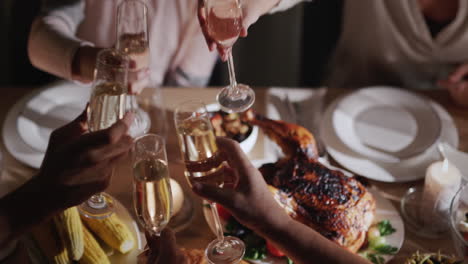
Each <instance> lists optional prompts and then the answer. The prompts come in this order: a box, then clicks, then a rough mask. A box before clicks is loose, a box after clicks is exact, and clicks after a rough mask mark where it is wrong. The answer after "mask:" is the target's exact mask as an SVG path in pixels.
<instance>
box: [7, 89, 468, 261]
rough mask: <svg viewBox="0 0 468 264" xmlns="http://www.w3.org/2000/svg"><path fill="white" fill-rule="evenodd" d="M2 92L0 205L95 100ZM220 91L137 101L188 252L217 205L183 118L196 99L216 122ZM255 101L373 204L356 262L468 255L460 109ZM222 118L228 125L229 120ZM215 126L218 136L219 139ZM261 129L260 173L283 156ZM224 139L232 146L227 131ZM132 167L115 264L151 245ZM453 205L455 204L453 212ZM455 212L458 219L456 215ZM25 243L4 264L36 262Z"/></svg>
mask: <svg viewBox="0 0 468 264" xmlns="http://www.w3.org/2000/svg"><path fill="white" fill-rule="evenodd" d="M2 89H4V91H5V93H4V94H5V96H4V97H2V99H1V100H2V104H1V109H0V110H1V111H0V112H1V115H0V120H1V121H2V124H3V127H2V144H1V146H2V148H1V150H2V153H3V158H2V174H1V177H0V195H2V196H3V195H5V194H6V193H8V192H11V191H13V190H14V189H15V188H17V187H18V186H19V185H21V184H22V183H24V182H25V181H27V180H29V179H30V178H31V177H32V176H33V175H34V174H35V173H36V172H37V169H38V168H39V166H40V164H41V162H42V159H43V156H44V153H45V150H46V147H47V142H48V137H49V136H50V133H51V131H52V130H53V129H55V128H57V127H59V126H61V125H63V124H65V123H67V122H69V121H71V120H72V119H73V118H74V117H76V116H77V115H78V114H79V113H80V112H81V111H82V109H84V107H85V105H86V103H87V101H88V99H89V96H90V91H91V90H90V87H89V86H80V85H77V84H74V83H70V82H57V83H53V84H51V85H48V86H46V87H41V88H38V87H24V88H22V87H15V88H13V87H2ZM219 91H220V89H218V88H197V87H187V88H176V87H163V88H146V89H145V90H143V92H142V93H141V94H140V95H138V104H139V107H140V109H141V110H142V111H144V112H145V113H146V114H147V116H148V117H149V120H150V123H151V126H150V128H149V130H148V131H147V132H148V133H155V134H158V135H160V136H161V137H162V138H164V139H165V142H166V143H165V145H166V148H165V149H166V151H167V157H166V158H161V159H163V160H167V167H168V173H167V176H168V177H170V178H171V184H170V187H171V188H172V196H173V199H174V200H173V202H172V206H173V207H172V208H173V214H172V217H171V220H170V221H169V223H168V226H169V227H171V228H172V229H173V230H175V231H176V232H177V243H178V245H180V246H181V247H183V248H195V249H204V248H205V247H206V246H207V245H208V244H209V243H210V242H211V241H213V239H214V238H215V235H214V234H215V233H216V232H215V231H216V228H215V225H214V222H213V221H214V220H213V218H212V214H211V210H210V204H209V203H208V202H207V201H204V200H202V199H200V198H199V197H198V196H196V195H195V194H194V193H193V192H192V191H191V188H190V186H189V184H188V182H187V180H186V179H185V173H184V171H185V169H186V168H185V166H184V162H183V160H182V159H181V155H180V148H179V142H178V137H177V131H176V128H175V126H174V121H173V120H174V111H176V109H177V108H179V107H180V106H181V104H183V102H185V101H187V100H193V99H196V100H200V101H202V102H203V103H205V104H206V105H207V109H208V111H209V112H213V113H218V111H219V109H220V107H219V105H217V103H216V95H217V94H218V92H219ZM254 91H255V103H254V105H253V106H252V109H253V110H254V111H255V112H256V113H257V114H259V115H261V116H264V117H266V118H267V119H268V120H272V121H271V122H273V123H271V124H276V125H278V123H277V122H276V121H274V120H283V121H285V122H286V123H287V124H299V125H300V126H301V128H302V127H305V128H306V129H307V130H308V131H310V132H311V133H312V135H313V136H314V138H315V143H316V145H317V149H318V152H317V153H318V154H319V155H318V156H317V161H318V162H320V164H324V165H325V166H327V167H328V168H329V169H330V170H332V171H339V174H340V175H345V176H340V177H353V175H355V177H356V179H357V180H358V182H360V183H361V184H362V186H363V188H365V189H363V190H366V193H369V194H370V195H371V196H372V201H373V203H374V202H375V208H374V209H373V210H371V211H373V213H372V223H370V224H369V225H368V226H367V229H366V238H365V240H366V242H362V243H361V244H360V246H359V248H358V249H357V250H356V252H357V253H358V254H360V255H362V256H363V257H367V258H368V259H369V260H371V261H372V262H373V263H405V262H404V261H405V260H406V259H408V258H409V257H410V256H411V255H413V254H416V252H420V254H424V253H429V252H431V253H437V252H440V253H441V254H445V255H454V256H458V257H459V259H460V252H462V251H463V250H466V249H465V248H464V244H463V243H465V244H466V241H463V240H461V239H460V238H462V234H463V232H462V231H461V230H459V229H458V228H459V222H460V221H463V219H461V218H460V217H461V216H460V214H461V213H464V212H465V210H466V208H464V206H466V204H464V203H463V201H465V200H466V198H464V196H465V194H464V193H465V191H464V189H461V191H460V192H459V193H457V191H458V190H459V189H460V187H462V186H463V184H464V183H465V182H466V179H465V178H464V177H466V173H465V175H464V172H465V171H464V170H463V168H462V166H463V165H464V163H466V161H468V159H466V157H464V156H463V154H460V153H459V152H458V151H456V150H457V149H458V150H459V151H461V152H466V151H468V110H466V109H463V108H459V107H457V106H456V105H454V104H453V103H452V102H451V101H450V98H449V96H448V94H447V93H445V92H444V91H424V92H414V91H412V92H409V91H408V90H401V89H398V88H394V87H368V88H364V89H359V90H348V89H339V88H325V87H316V88H302V89H299V88H279V87H270V88H267V87H254ZM221 117H222V118H224V119H223V122H228V121H227V120H228V119H229V118H231V117H232V116H230V115H224V116H223V115H221ZM226 118H228V119H226ZM213 120H215V118H212V119H211V122H212V123H213V127H214V128H215V130H217V129H219V127H218V126H217V125H216V123H215V122H214V121H213ZM260 121H261V120H260ZM260 121H259V120H257V121H255V120H254V121H252V123H251V124H257V125H251V124H249V127H248V129H247V128H245V129H246V131H247V132H245V134H246V135H245V136H244V137H243V138H237V140H239V141H240V143H241V148H242V149H243V150H244V152H246V153H247V154H248V156H249V159H250V160H251V161H252V163H253V164H254V165H255V166H256V167H261V166H262V165H263V164H266V163H274V162H276V161H277V160H278V159H280V158H281V157H282V154H281V152H282V151H284V149H281V148H279V147H278V142H274V141H273V140H271V139H270V138H269V137H268V136H267V134H265V131H266V132H267V133H268V124H270V123H266V124H265V123H261V122H260ZM243 122H244V121H243ZM255 122H257V123H255ZM269 122H270V121H269ZM246 124H247V123H246ZM281 124H283V123H281ZM290 127H291V126H290ZM223 128H225V126H224V127H223ZM179 129H180V128H179ZM295 129H299V128H295ZM241 130H242V129H241ZM218 132H219V131H216V134H218ZM220 133H225V134H221V135H223V136H230V135H229V133H230V132H229V131H228V130H226V131H224V132H223V131H221V132H220ZM231 136H232V135H231ZM286 146H287V145H286ZM440 153H444V156H445V158H444V157H443V156H442V154H440ZM135 162H136V161H132V159H131V158H129V159H128V160H126V161H125V162H122V163H121V164H119V166H118V168H117V169H116V171H115V173H114V175H113V178H112V182H111V185H110V187H109V188H108V189H107V190H106V193H107V194H109V195H110V196H111V197H113V198H114V199H115V201H116V202H115V204H116V208H117V209H118V210H116V212H117V213H116V215H119V216H120V218H121V221H122V222H123V223H125V225H127V227H128V229H129V230H130V232H131V233H132V236H133V237H134V245H133V246H132V248H131V250H130V253H128V252H125V253H119V252H116V251H115V250H114V251H113V253H111V258H112V259H111V263H132V261H131V260H130V259H135V258H136V255H138V254H139V253H140V252H142V251H143V250H144V245H145V244H146V241H145V238H144V235H143V233H144V232H143V231H144V229H143V227H142V225H141V224H142V223H141V222H140V225H139V224H138V221H137V219H138V217H137V216H136V212H135V210H134V202H133V199H134V198H133V194H132V185H133V181H134V176H133V174H135V172H134V171H133V172H132V167H133V164H132V163H135ZM465 166H466V165H465ZM264 176H265V175H264ZM173 181H175V182H176V183H173ZM351 184H354V183H351ZM336 188H338V187H336ZM465 189H466V188H465ZM456 194H457V195H456ZM453 197H456V198H457V199H458V200H457V202H456V204H454V205H451V202H452V199H453ZM459 201H461V202H459ZM451 206H453V207H454V209H453V210H454V211H455V213H454V214H455V215H451V210H450V207H451ZM421 208H423V209H421ZM457 210H459V211H460V213H459V212H458V211H457ZM222 211H223V208H218V212H219V217H220V219H221V223H222V224H223V225H224V232H225V234H229V235H232V236H238V237H240V238H241V239H242V238H244V240H245V236H243V235H239V234H238V233H239V232H240V231H239V230H241V231H242V232H246V231H245V230H244V229H242V228H243V227H239V226H237V227H236V228H237V229H236V228H234V229H233V228H232V226H233V225H236V224H238V223H236V222H235V220H233V218H232V217H231V216H230V215H229V214H228V213H226V212H222ZM452 218H453V221H452ZM425 220H426V221H425ZM85 222H86V221H85ZM426 222H427V223H428V224H427V223H426ZM452 222H453V224H452ZM86 226H88V225H86ZM376 230H377V231H376ZM247 232H249V231H248V230H247ZM457 239H460V241H458V240H457ZM244 243H245V244H246V246H247V251H246V253H245V255H244V260H246V261H249V262H252V263H287V260H286V259H285V257H279V256H281V254H278V252H276V251H275V250H274V249H271V248H270V249H267V250H266V251H261V250H257V249H256V248H255V247H256V245H253V244H249V243H250V242H249V243H248V242H246V241H244ZM263 243H264V242H263ZM19 244H22V245H24V247H18V250H17V251H16V253H15V254H14V256H12V257H11V258H9V259H7V260H6V263H18V262H15V260H17V259H21V258H22V257H25V256H29V257H31V258H32V259H34V258H35V257H34V253H31V250H30V248H31V247H32V246H31V239H21V241H20V242H19ZM267 246H268V245H267ZM260 247H261V246H260ZM21 248H22V249H23V250H19V249H21ZM108 252H109V251H106V253H108ZM108 254H109V253H108ZM461 254H463V253H461ZM465 256H466V255H465ZM462 258H463V257H462ZM465 258H466V257H465ZM36 259H38V258H36ZM36 263H41V262H40V261H39V262H38V261H36ZM135 263H136V259H135ZM417 263H418V262H417Z"/></svg>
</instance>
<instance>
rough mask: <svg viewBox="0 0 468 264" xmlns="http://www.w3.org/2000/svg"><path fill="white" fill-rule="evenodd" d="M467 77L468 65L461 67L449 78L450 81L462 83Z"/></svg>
mask: <svg viewBox="0 0 468 264" xmlns="http://www.w3.org/2000/svg"><path fill="white" fill-rule="evenodd" d="M466 75H468V63H467V64H463V65H461V66H459V67H458V68H457V69H456V70H455V71H454V72H453V73H452V74H450V76H449V78H448V79H449V81H451V82H460V81H462V80H463V79H464V78H465V77H466Z"/></svg>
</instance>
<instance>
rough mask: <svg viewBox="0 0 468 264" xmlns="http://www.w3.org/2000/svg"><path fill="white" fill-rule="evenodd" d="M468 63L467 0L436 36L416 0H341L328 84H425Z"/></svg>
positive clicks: (430, 85) (421, 86)
mask: <svg viewBox="0 0 468 264" xmlns="http://www.w3.org/2000/svg"><path fill="white" fill-rule="evenodd" d="M464 62H468V1H466V0H460V4H459V10H458V13H457V15H456V18H455V19H454V21H453V22H452V23H451V24H449V25H448V26H446V27H445V28H444V29H443V30H442V31H441V32H440V33H439V34H437V35H436V37H435V38H433V37H432V36H431V33H430V31H429V28H428V26H427V24H426V22H425V19H424V16H423V14H422V12H421V9H420V7H419V3H418V0H347V1H346V0H345V3H344V10H343V22H342V33H341V36H340V39H339V41H338V44H337V47H336V50H335V53H334V56H333V59H332V61H331V64H330V68H329V70H330V71H329V74H330V75H329V76H328V79H327V81H326V84H327V85H328V86H330V87H363V86H369V85H379V84H385V85H397V86H402V87H405V88H415V89H429V88H435V87H437V85H436V82H437V80H439V79H443V78H444V77H446V76H447V75H448V74H449V73H450V72H451V71H452V70H453V69H454V68H455V67H456V65H457V64H460V63H464Z"/></svg>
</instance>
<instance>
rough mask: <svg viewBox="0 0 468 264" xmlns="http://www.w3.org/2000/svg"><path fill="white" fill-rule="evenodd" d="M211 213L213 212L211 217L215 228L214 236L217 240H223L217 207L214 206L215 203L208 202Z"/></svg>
mask: <svg viewBox="0 0 468 264" xmlns="http://www.w3.org/2000/svg"><path fill="white" fill-rule="evenodd" d="M210 207H211V213H212V214H213V219H214V223H215V228H216V237H217V238H218V241H219V242H223V241H224V231H223V226H222V225H221V220H220V219H219V214H218V208H217V207H216V203H210Z"/></svg>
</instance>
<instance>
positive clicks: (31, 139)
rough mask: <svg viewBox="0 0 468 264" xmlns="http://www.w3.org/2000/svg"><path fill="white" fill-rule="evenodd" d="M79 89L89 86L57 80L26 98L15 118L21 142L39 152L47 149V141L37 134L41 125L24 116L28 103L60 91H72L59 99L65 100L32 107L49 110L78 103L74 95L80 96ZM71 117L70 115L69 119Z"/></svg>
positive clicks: (87, 91)
mask: <svg viewBox="0 0 468 264" xmlns="http://www.w3.org/2000/svg"><path fill="white" fill-rule="evenodd" d="M79 89H89V86H84V85H83V86H79V85H77V84H75V83H73V82H57V83H55V84H52V85H49V86H47V87H44V88H43V89H41V91H40V92H38V93H37V94H36V95H34V96H32V97H31V98H29V100H27V101H26V102H25V103H24V105H23V109H22V110H21V111H20V113H19V115H18V118H17V119H16V126H17V128H16V130H17V132H18V134H19V136H20V138H21V139H22V140H23V142H24V143H26V145H28V146H30V147H32V148H33V149H35V150H37V151H39V152H44V153H45V152H46V150H47V145H48V142H44V141H43V138H42V137H41V136H40V135H38V134H39V132H40V129H41V126H39V124H38V123H36V122H35V120H31V119H29V118H27V117H25V116H24V110H25V109H26V108H27V107H28V106H29V105H30V104H32V103H35V102H36V101H35V100H40V97H41V96H44V97H47V96H48V95H51V93H57V94H58V93H62V95H63V93H69V92H73V94H71V95H70V97H69V99H67V100H61V101H66V102H60V103H56V102H54V103H50V104H47V105H43V104H41V109H34V110H44V109H49V110H50V109H52V108H53V107H54V106H62V105H65V104H72V103H78V101H77V100H76V97H77V96H78V95H80V98H81V94H84V93H81V92H77V90H79ZM89 92H90V91H89V90H86V91H85V93H86V94H88V93H89ZM53 96H55V95H53ZM88 97H89V96H88ZM83 107H84V106H83ZM39 112H40V111H39ZM72 119H73V117H71V119H70V121H71V120H72ZM26 131H27V132H26Z"/></svg>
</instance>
